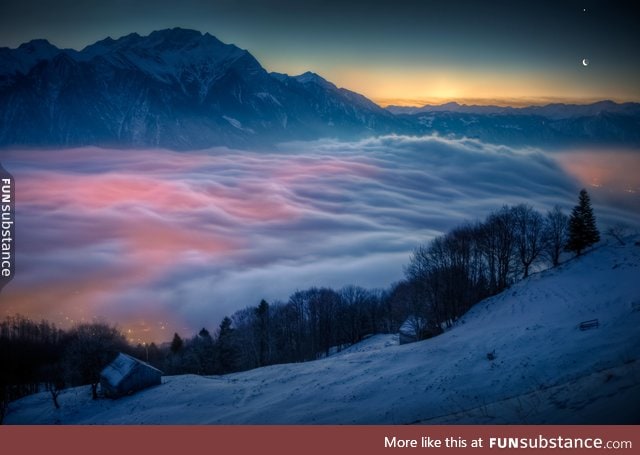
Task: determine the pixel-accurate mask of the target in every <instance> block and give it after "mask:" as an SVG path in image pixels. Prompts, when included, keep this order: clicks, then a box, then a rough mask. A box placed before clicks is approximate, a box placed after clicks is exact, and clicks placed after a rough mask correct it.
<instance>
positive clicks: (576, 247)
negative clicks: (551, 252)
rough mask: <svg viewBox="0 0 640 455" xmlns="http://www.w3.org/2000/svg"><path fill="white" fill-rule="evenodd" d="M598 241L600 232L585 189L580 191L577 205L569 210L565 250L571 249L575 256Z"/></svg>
mask: <svg viewBox="0 0 640 455" xmlns="http://www.w3.org/2000/svg"><path fill="white" fill-rule="evenodd" d="M599 241H600V232H598V228H597V226H596V218H595V216H594V215H593V209H592V208H591V199H590V198H589V194H588V193H587V190H585V189H582V190H581V191H580V197H579V200H578V205H576V206H575V207H574V208H573V210H572V211H571V216H570V217H569V240H568V241H567V244H566V246H565V250H567V251H573V252H575V253H576V255H577V256H580V254H582V251H583V250H584V249H585V248H587V247H589V246H591V245H593V244H595V243H597V242H599Z"/></svg>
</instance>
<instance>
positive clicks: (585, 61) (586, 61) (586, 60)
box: [582, 58, 589, 66]
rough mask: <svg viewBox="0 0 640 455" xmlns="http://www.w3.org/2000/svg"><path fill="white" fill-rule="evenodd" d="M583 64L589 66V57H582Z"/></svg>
mask: <svg viewBox="0 0 640 455" xmlns="http://www.w3.org/2000/svg"><path fill="white" fill-rule="evenodd" d="M582 66H589V59H588V58H583V59H582Z"/></svg>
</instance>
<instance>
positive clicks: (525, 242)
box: [511, 204, 544, 278]
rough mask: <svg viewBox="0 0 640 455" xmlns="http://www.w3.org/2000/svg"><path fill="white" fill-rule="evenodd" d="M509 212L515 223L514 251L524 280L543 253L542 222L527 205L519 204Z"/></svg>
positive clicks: (535, 212) (537, 214) (538, 215)
mask: <svg viewBox="0 0 640 455" xmlns="http://www.w3.org/2000/svg"><path fill="white" fill-rule="evenodd" d="M511 210H512V212H513V216H514V221H515V241H516V249H517V251H518V257H519V258H520V263H521V264H522V268H523V270H524V273H523V278H526V277H528V276H529V269H530V268H531V265H532V264H533V263H534V262H535V261H537V260H538V259H539V258H540V256H541V254H542V252H543V251H544V222H543V219H542V215H540V213H538V212H537V211H536V210H534V209H533V207H531V206H529V205H525V204H520V205H517V206H515V207H513V208H512V209H511Z"/></svg>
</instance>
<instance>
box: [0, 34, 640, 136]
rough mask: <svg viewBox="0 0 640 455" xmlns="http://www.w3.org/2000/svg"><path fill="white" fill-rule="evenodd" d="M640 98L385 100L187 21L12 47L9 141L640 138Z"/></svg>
mask: <svg viewBox="0 0 640 455" xmlns="http://www.w3.org/2000/svg"><path fill="white" fill-rule="evenodd" d="M639 106H640V105H638V104H634V103H625V104H616V103H613V102H610V101H604V102H601V103H595V104H591V105H586V106H573V105H561V104H554V105H549V106H543V107H535V106H534V107H529V108H522V109H514V108H503V107H498V106H465V105H459V104H457V103H449V104H447V105H443V106H425V107H423V108H394V107H390V108H388V109H382V108H381V107H379V106H378V105H377V104H375V103H373V102H372V101H370V100H368V99H367V98H366V97H364V96H362V95H360V94H358V93H355V92H352V91H350V90H347V89H344V88H338V87H337V86H336V85H334V84H332V83H331V82H329V81H327V80H325V79H323V78H322V77H320V76H318V75H317V74H314V73H310V72H307V73H304V74H302V75H299V76H289V75H286V74H279V73H269V72H267V71H266V70H265V69H264V68H263V67H262V66H261V65H260V63H259V62H258V61H257V60H256V59H255V58H254V57H253V56H252V55H251V54H250V53H249V52H248V51H246V50H243V49H240V48H238V47H237V46H234V45H232V44H225V43H223V42H221V41H219V40H218V39H217V38H215V37H214V36H212V35H210V34H208V33H205V34H202V33H200V32H198V31H194V30H186V29H180V28H174V29H167V30H160V31H156V32H153V33H151V34H150V35H148V36H140V35H138V34H136V33H132V34H129V35H127V36H124V37H121V38H119V39H112V38H106V39H104V40H102V41H99V42H97V43H94V44H92V45H90V46H87V47H86V48H84V49H83V50H81V51H76V50H73V49H58V48H57V47H55V46H53V45H52V44H50V43H48V42H47V41H46V40H34V41H30V42H29V43H25V44H23V45H21V46H20V47H18V48H17V49H8V48H0V117H1V118H2V122H0V147H7V146H44V147H52V146H80V145H99V146H111V147H119V148H124V147H149V146H154V147H155V146H161V147H167V148H172V149H195V148H204V147H211V146H216V145H227V146H236V147H238V146H245V145H246V146H253V147H265V146H268V145H271V144H274V143H277V142H282V141H289V140H307V139H317V138H321V137H332V138H349V139H353V138H356V137H365V136H371V135H383V134H390V133H397V134H411V135H424V134H439V135H445V136H448V135H451V136H456V137H462V136H466V137H475V138H479V139H482V140H483V141H485V142H489V143H506V144H519V145H540V146H543V145H563V144H570V143H574V142H580V141H583V142H605V143H616V144H632V145H640V107H639Z"/></svg>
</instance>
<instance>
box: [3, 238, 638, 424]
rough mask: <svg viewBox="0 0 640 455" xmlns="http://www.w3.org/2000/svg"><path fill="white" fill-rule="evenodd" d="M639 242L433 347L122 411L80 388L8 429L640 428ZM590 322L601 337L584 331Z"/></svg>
mask: <svg viewBox="0 0 640 455" xmlns="http://www.w3.org/2000/svg"><path fill="white" fill-rule="evenodd" d="M637 240H638V239H635V240H634V241H637ZM634 241H631V242H629V243H628V244H627V245H626V246H620V245H604V246H600V247H598V248H597V249H595V250H594V251H592V252H590V253H588V254H587V255H585V256H583V257H580V258H578V259H575V260H571V261H569V262H567V263H565V264H564V265H562V266H561V267H559V268H557V269H555V270H549V271H545V272H542V273H539V274H536V275H534V276H531V277H530V278H529V279H527V280H524V281H522V282H520V283H518V284H516V285H514V286H513V287H511V288H510V289H508V290H507V291H506V292H504V293H503V294H501V295H499V296H496V297H493V298H491V299H487V300H486V301H483V302H481V303H480V304H478V305H476V306H475V307H474V308H473V309H472V310H471V311H469V313H467V314H466V315H465V316H464V318H463V319H462V320H461V321H460V323H459V324H458V325H457V326H456V327H455V328H453V329H452V330H450V331H448V332H447V333H445V334H443V335H441V336H439V337H436V338H433V339H431V340H426V341H423V342H420V343H414V344H410V345H403V346H398V345H397V342H396V339H395V338H394V336H392V335H381V336H376V337H372V338H370V339H368V340H366V341H365V342H363V344H361V345H357V346H353V347H352V348H350V349H348V350H345V351H343V352H341V353H339V354H336V355H333V356H331V357H328V358H326V359H323V360H318V361H315V362H309V363H301V364H288V365H276V366H271V367H266V368H260V369H256V370H253V371H248V372H244V373H238V374H232V375H227V376H222V377H199V376H191V375H188V376H174V377H166V378H164V381H163V384H162V385H160V386H157V387H154V388H152V389H148V390H146V391H143V392H140V393H138V394H135V395H132V396H129V397H125V398H122V399H119V400H114V401H112V400H98V401H95V402H94V401H92V400H91V398H90V393H89V391H88V388H87V387H83V388H76V389H72V390H68V391H66V392H65V393H63V394H62V395H61V396H60V398H59V401H60V403H61V405H62V408H61V409H59V410H55V409H54V408H53V405H52V402H51V400H50V398H49V397H48V396H47V394H39V395H34V396H30V397H27V398H24V399H22V400H20V401H18V402H15V403H13V404H12V405H11V407H10V412H9V415H8V416H7V418H6V422H7V423H66V424H95V423H98V424H102V423H106V424H122V423H131V424H150V423H157V424H164V423H173V424H183V423H184V424H209V423H227V424H236V423H243V424H244V423H293V424H296V423H310V424H320V423H322V424H331V423H346V424H349V423H363V424H373V423H378V424H385V423H389V424H404V423H639V422H640V330H639V326H640V284H639V282H638V279H639V278H640V246H638V245H637V244H634ZM591 319H598V320H599V327H597V328H594V329H590V330H585V331H581V330H580V329H579V324H580V323H581V322H582V321H585V320H591ZM488 353H494V354H495V359H493V360H490V359H489V358H488V356H487V354H488Z"/></svg>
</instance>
